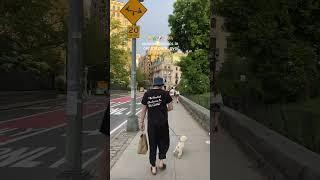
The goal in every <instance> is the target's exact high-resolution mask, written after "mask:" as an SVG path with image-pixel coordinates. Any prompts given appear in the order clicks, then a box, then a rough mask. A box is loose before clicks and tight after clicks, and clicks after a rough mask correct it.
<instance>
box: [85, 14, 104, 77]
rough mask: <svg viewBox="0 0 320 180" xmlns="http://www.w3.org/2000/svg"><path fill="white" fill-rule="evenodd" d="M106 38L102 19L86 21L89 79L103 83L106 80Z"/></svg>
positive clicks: (86, 63)
mask: <svg viewBox="0 0 320 180" xmlns="http://www.w3.org/2000/svg"><path fill="white" fill-rule="evenodd" d="M105 43H106V36H105V34H104V33H103V32H102V30H101V28H100V19H99V18H97V17H91V18H90V19H86V23H85V29H84V36H83V59H84V65H85V66H88V67H89V70H90V71H89V75H88V76H89V79H90V80H93V81H101V80H103V79H104V74H105V72H104V71H105V70H104V58H105V51H106V49H105Z"/></svg>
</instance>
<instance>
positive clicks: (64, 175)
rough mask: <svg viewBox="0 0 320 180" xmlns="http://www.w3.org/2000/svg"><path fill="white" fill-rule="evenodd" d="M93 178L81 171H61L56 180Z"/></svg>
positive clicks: (85, 179) (87, 179)
mask: <svg viewBox="0 0 320 180" xmlns="http://www.w3.org/2000/svg"><path fill="white" fill-rule="evenodd" d="M92 178H93V176H92V175H91V174H90V173H89V172H88V171H86V170H81V171H72V170H68V171H63V172H61V173H60V174H58V175H57V179H61V180H90V179H92Z"/></svg>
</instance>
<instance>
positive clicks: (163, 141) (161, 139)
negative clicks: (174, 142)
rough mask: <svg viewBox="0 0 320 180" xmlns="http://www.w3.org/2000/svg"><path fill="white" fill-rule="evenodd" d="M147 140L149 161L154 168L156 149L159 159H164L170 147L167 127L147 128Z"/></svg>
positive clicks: (151, 126)
mask: <svg viewBox="0 0 320 180" xmlns="http://www.w3.org/2000/svg"><path fill="white" fill-rule="evenodd" d="M148 139H149V161H150V164H151V165H152V166H156V157H157V148H158V149H159V159H166V154H167V152H168V149H169V145H170V136H169V126H168V125H165V126H153V125H150V126H148Z"/></svg>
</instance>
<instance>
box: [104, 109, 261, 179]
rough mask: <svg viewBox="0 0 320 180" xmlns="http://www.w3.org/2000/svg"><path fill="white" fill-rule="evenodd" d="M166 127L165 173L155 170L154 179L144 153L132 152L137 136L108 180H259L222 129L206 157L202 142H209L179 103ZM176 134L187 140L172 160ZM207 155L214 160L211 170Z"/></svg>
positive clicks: (244, 155)
mask: <svg viewBox="0 0 320 180" xmlns="http://www.w3.org/2000/svg"><path fill="white" fill-rule="evenodd" d="M169 124H170V127H171V131H170V138H171V146H170V149H169V151H168V154H167V161H166V163H167V169H166V170H165V171H163V172H159V171H158V174H157V175H156V176H153V175H151V172H150V164H149V161H148V154H147V155H138V154H137V152H136V151H137V146H138V145H137V144H138V140H139V133H138V135H137V136H136V137H135V138H134V139H133V141H132V142H131V144H130V145H129V146H128V148H127V149H126V150H125V151H124V152H123V154H122V156H121V157H120V159H119V160H118V161H117V163H116V164H115V165H114V167H113V168H112V169H111V173H110V176H111V180H151V179H152V180H158V179H163V180H210V173H211V180H236V179H244V180H263V178H262V176H261V174H260V173H259V172H258V170H257V169H256V168H255V163H254V162H253V161H251V160H250V159H249V158H248V157H247V155H246V154H245V153H243V152H242V151H241V149H240V147H239V146H238V145H237V143H236V142H235V140H234V139H232V138H231V137H230V136H229V135H228V133H227V132H225V131H223V130H221V131H219V133H218V134H217V135H216V136H215V137H214V138H213V139H212V140H211V143H213V148H214V149H213V151H212V152H213V154H210V145H209V144H207V143H206V141H207V140H209V136H208V134H207V132H205V131H204V130H203V129H202V128H201V127H200V125H199V124H198V123H197V122H196V121H195V120H194V119H192V117H191V115H190V114H189V112H187V111H186V110H185V108H184V107H183V106H182V105H181V104H174V110H173V111H172V112H169ZM179 135H185V136H187V137H188V138H189V139H188V141H187V142H186V145H185V149H184V154H183V156H182V159H176V158H175V157H173V153H172V151H173V149H174V147H175V146H176V144H177V141H178V137H179ZM210 155H211V156H213V159H214V163H213V164H211V168H210ZM210 169H211V172H210Z"/></svg>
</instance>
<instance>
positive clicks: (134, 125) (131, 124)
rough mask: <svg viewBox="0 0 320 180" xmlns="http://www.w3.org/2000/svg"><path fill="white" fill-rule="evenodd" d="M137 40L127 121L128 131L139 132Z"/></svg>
mask: <svg viewBox="0 0 320 180" xmlns="http://www.w3.org/2000/svg"><path fill="white" fill-rule="evenodd" d="M136 42H137V40H136V38H132V65H131V106H130V112H131V113H130V115H129V117H128V121H127V131H128V132H132V131H137V130H138V128H139V127H138V116H137V115H136V96H137V94H136Z"/></svg>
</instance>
